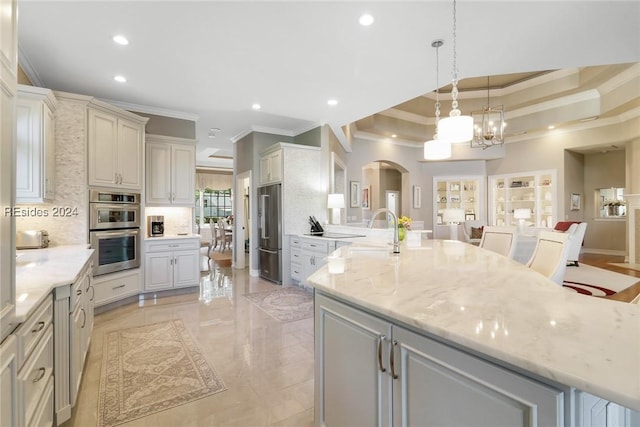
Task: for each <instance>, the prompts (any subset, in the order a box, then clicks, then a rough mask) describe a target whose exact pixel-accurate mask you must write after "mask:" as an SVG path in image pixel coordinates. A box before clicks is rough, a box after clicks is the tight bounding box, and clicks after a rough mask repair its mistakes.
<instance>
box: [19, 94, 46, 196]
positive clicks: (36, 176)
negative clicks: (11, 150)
mask: <svg viewBox="0 0 640 427" xmlns="http://www.w3.org/2000/svg"><path fill="white" fill-rule="evenodd" d="M42 160H43V159H42V151H41V150H40V111H39V109H38V102H37V101H34V100H30V99H26V100H24V99H19V100H18V102H17V105H16V201H17V202H34V201H37V200H38V199H39V198H40V197H42V193H41V186H40V185H41V182H40V173H41V166H40V165H41V163H40V162H41V161H42Z"/></svg>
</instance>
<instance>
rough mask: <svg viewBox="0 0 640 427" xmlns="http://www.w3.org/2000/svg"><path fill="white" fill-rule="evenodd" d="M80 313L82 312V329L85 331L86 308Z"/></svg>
mask: <svg viewBox="0 0 640 427" xmlns="http://www.w3.org/2000/svg"><path fill="white" fill-rule="evenodd" d="M80 311H82V326H80V329H84V326H85V325H86V324H87V312H86V311H84V308H81V309H80Z"/></svg>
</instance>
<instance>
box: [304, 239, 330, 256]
mask: <svg viewBox="0 0 640 427" xmlns="http://www.w3.org/2000/svg"><path fill="white" fill-rule="evenodd" d="M302 249H303V250H306V251H313V252H322V253H325V254H326V253H327V252H329V242H327V241H326V240H303V241H302Z"/></svg>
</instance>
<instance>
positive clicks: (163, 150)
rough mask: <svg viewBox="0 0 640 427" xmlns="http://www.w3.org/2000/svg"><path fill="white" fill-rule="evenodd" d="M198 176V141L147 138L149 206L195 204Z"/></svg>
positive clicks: (190, 205) (147, 197)
mask: <svg viewBox="0 0 640 427" xmlns="http://www.w3.org/2000/svg"><path fill="white" fill-rule="evenodd" d="M195 175H196V153H195V141H193V140H190V139H182V138H172V137H164V136H157V135H149V136H148V137H147V143H146V189H147V191H146V203H147V205H159V206H187V207H193V206H194V203H195Z"/></svg>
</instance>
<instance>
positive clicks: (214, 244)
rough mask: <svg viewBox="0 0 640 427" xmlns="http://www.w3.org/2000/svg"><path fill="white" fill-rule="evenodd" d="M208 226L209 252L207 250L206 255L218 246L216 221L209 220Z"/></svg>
mask: <svg viewBox="0 0 640 427" xmlns="http://www.w3.org/2000/svg"><path fill="white" fill-rule="evenodd" d="M209 228H210V229H211V244H210V245H209V252H207V256H209V254H210V253H211V251H215V250H216V248H217V247H218V229H217V227H216V223H215V222H210V223H209Z"/></svg>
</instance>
